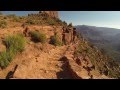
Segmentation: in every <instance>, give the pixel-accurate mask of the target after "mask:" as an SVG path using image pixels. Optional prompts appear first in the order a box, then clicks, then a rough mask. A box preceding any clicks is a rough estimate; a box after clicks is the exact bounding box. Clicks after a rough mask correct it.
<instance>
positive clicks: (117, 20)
mask: <svg viewBox="0 0 120 90" xmlns="http://www.w3.org/2000/svg"><path fill="white" fill-rule="evenodd" d="M31 12H33V13H37V12H38V11H3V13H4V14H12V13H15V14H17V15H27V14H28V13H31ZM59 16H60V18H61V19H62V20H63V21H67V22H68V23H70V22H72V23H73V25H83V24H84V25H92V26H99V27H112V28H120V11H59Z"/></svg>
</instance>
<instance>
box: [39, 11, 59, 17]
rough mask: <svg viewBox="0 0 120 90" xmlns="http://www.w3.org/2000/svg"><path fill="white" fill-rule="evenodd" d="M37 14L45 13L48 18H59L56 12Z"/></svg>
mask: <svg viewBox="0 0 120 90" xmlns="http://www.w3.org/2000/svg"><path fill="white" fill-rule="evenodd" d="M39 13H40V14H41V13H46V14H48V16H50V17H53V18H59V16H58V12H57V11H40V12H39Z"/></svg>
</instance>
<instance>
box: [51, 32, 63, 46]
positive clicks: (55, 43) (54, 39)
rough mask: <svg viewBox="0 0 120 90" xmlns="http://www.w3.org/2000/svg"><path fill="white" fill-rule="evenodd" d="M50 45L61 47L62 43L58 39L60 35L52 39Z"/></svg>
mask: <svg viewBox="0 0 120 90" xmlns="http://www.w3.org/2000/svg"><path fill="white" fill-rule="evenodd" d="M50 44H53V45H55V46H61V45H62V42H61V41H60V40H59V39H58V35H57V34H55V35H54V36H52V37H51V40H50Z"/></svg>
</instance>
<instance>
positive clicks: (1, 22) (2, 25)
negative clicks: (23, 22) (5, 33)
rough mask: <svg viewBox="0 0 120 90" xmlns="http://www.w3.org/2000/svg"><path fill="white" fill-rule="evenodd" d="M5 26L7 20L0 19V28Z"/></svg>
mask: <svg viewBox="0 0 120 90" xmlns="http://www.w3.org/2000/svg"><path fill="white" fill-rule="evenodd" d="M6 27H7V22H6V21H4V20H2V21H0V28H6Z"/></svg>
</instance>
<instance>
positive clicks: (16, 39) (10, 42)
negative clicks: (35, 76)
mask: <svg viewBox="0 0 120 90" xmlns="http://www.w3.org/2000/svg"><path fill="white" fill-rule="evenodd" d="M25 42H26V41H25V39H24V37H23V36H22V35H19V34H17V35H14V36H8V37H6V38H5V41H4V44H5V45H6V47H7V50H11V49H13V51H14V52H21V51H23V50H24V47H25Z"/></svg>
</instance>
